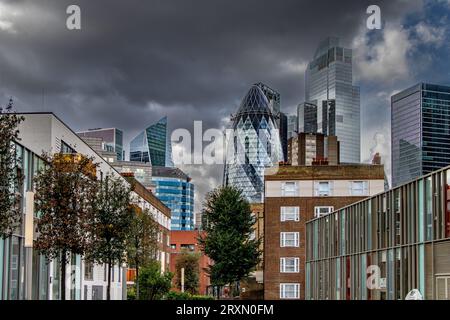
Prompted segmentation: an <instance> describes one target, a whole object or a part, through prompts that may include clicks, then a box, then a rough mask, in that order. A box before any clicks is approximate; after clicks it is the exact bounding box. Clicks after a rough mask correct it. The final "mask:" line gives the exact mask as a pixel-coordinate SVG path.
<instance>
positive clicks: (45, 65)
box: [0, 0, 418, 190]
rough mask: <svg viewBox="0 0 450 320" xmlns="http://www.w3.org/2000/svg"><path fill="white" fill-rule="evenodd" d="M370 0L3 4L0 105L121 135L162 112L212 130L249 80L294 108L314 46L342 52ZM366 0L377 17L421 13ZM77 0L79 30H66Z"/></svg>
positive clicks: (175, 121) (405, 5) (1, 0)
mask: <svg viewBox="0 0 450 320" xmlns="http://www.w3.org/2000/svg"><path fill="white" fill-rule="evenodd" d="M373 2H374V1H365V0H355V1H317V0H314V1H299V0H297V1H293V0H284V1H279V0H273V1H261V0H246V1H245V0H244V1H238V0H227V1H224V0H217V1H216V0H180V1H170V0H161V1H139V0H128V1H123V0H120V1H119V0H108V1H106V0H103V1H101V0H95V1H94V0H78V1H73V0H70V1H68V0H52V1H50V0H47V1H45V0H28V1H26V0H22V1H16V0H15V1H9V0H0V4H1V5H2V6H1V7H0V21H2V19H3V20H4V21H9V22H11V23H12V26H11V28H10V29H9V30H2V29H0V98H3V101H6V97H7V96H9V95H13V96H14V97H15V98H16V102H17V103H16V105H17V108H18V109H19V110H23V111H31V110H42V109H44V110H47V111H48V110H50V111H54V112H55V113H56V114H57V115H58V116H60V117H61V118H62V119H63V120H64V121H65V122H67V123H68V124H69V125H71V126H72V127H73V128H74V129H76V130H77V129H85V128H88V127H102V126H103V127H105V126H116V127H119V128H121V129H123V130H124V131H125V133H126V137H127V138H128V139H129V138H132V136H133V135H134V134H136V133H137V131H138V130H140V129H142V128H143V127H145V126H146V125H148V124H149V123H152V122H154V121H156V120H158V119H159V118H161V117H163V116H165V115H168V116H169V121H170V126H171V127H172V128H179V127H185V128H188V129H191V128H192V125H193V124H192V123H193V121H194V120H203V127H204V128H205V129H206V128H209V127H217V128H220V126H221V125H222V123H221V121H222V120H223V119H224V118H225V117H227V116H229V114H230V113H232V112H234V111H235V110H236V108H237V105H238V104H239V102H240V100H241V99H242V97H243V96H244V94H245V93H246V90H248V88H249V86H250V85H251V84H252V83H254V82H257V81H262V82H265V83H267V84H269V85H270V86H271V87H273V88H275V89H277V90H278V91H279V92H280V93H281V95H282V108H283V109H285V110H288V111H291V112H293V110H294V106H295V105H297V104H298V103H299V102H301V101H302V100H303V98H304V68H305V66H306V63H307V62H308V60H309V59H311V56H312V55H313V54H314V50H315V48H316V46H317V44H318V42H319V41H320V40H322V39H323V38H325V37H326V36H329V35H332V36H339V37H341V39H342V40H343V42H344V43H346V44H348V45H350V44H351V42H352V40H353V39H354V37H355V36H356V34H357V33H358V32H359V30H361V28H362V27H364V25H365V21H366V18H367V15H366V13H365V10H366V8H367V6H368V5H369V4H372V3H373ZM375 2H376V3H377V4H378V5H380V7H381V9H382V13H383V19H384V20H391V19H397V18H398V17H399V16H402V15H404V14H405V12H407V11H408V10H411V8H417V7H418V1H375ZM74 3H75V4H77V5H79V6H80V7H81V13H82V30H81V31H69V30H67V29H66V27H65V21H66V18H67V15H66V8H67V6H68V5H70V4H74ZM5 8H6V10H7V12H2V11H1V10H2V9H5ZM13 11H14V12H13ZM197 174H199V175H201V174H200V171H199V172H197ZM208 174H211V172H208ZM217 177H218V178H220V177H221V172H220V170H219V169H218V170H217ZM195 178H196V177H194V179H195ZM219 180H220V179H219ZM199 189H202V190H204V189H206V188H202V187H201V188H199Z"/></svg>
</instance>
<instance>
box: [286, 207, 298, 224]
mask: <svg viewBox="0 0 450 320" xmlns="http://www.w3.org/2000/svg"><path fill="white" fill-rule="evenodd" d="M299 209H300V208H299V207H281V221H299V220H300V214H299V211H300V210H299Z"/></svg>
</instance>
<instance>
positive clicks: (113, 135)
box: [77, 128, 125, 161]
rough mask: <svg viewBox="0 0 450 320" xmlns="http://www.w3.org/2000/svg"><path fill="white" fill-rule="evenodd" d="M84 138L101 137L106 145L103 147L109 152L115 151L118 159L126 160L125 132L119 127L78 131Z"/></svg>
mask: <svg viewBox="0 0 450 320" xmlns="http://www.w3.org/2000/svg"><path fill="white" fill-rule="evenodd" d="M77 135H78V136H80V137H82V138H101V139H102V140H103V143H104V144H105V146H103V149H104V150H105V151H108V152H115V153H116V154H117V160H118V161H124V160H125V151H124V150H123V132H122V130H119V129H117V128H107V129H103V128H99V129H89V130H87V131H81V132H77Z"/></svg>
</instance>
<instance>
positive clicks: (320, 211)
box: [314, 207, 334, 218]
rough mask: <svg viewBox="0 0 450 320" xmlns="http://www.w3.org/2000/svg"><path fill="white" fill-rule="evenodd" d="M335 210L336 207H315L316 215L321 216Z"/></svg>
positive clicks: (316, 216)
mask: <svg viewBox="0 0 450 320" xmlns="http://www.w3.org/2000/svg"><path fill="white" fill-rule="evenodd" d="M333 211H334V207H314V217H315V218H319V217H321V216H324V215H327V214H329V213H332V212H333Z"/></svg>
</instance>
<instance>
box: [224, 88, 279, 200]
mask: <svg viewBox="0 0 450 320" xmlns="http://www.w3.org/2000/svg"><path fill="white" fill-rule="evenodd" d="M269 106H270V103H269V100H268V97H266V95H265V94H264V92H263V91H262V90H261V88H260V86H258V85H254V86H252V87H251V89H250V90H249V91H248V93H247V94H246V96H245V97H244V99H243V100H242V103H241V105H240V107H239V110H238V112H237V114H236V115H235V116H233V117H232V123H233V124H232V132H233V134H232V135H231V136H228V137H227V156H226V163H225V169H224V185H231V186H235V187H237V188H238V189H240V190H242V192H243V195H244V196H245V197H246V198H247V199H248V200H249V201H250V202H251V203H262V202H263V194H264V169H265V168H268V167H272V166H274V165H278V163H279V162H280V161H283V160H284V156H283V149H282V143H281V139H280V133H279V127H278V124H277V116H276V115H274V114H273V113H272V111H271V108H270V107H269Z"/></svg>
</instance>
